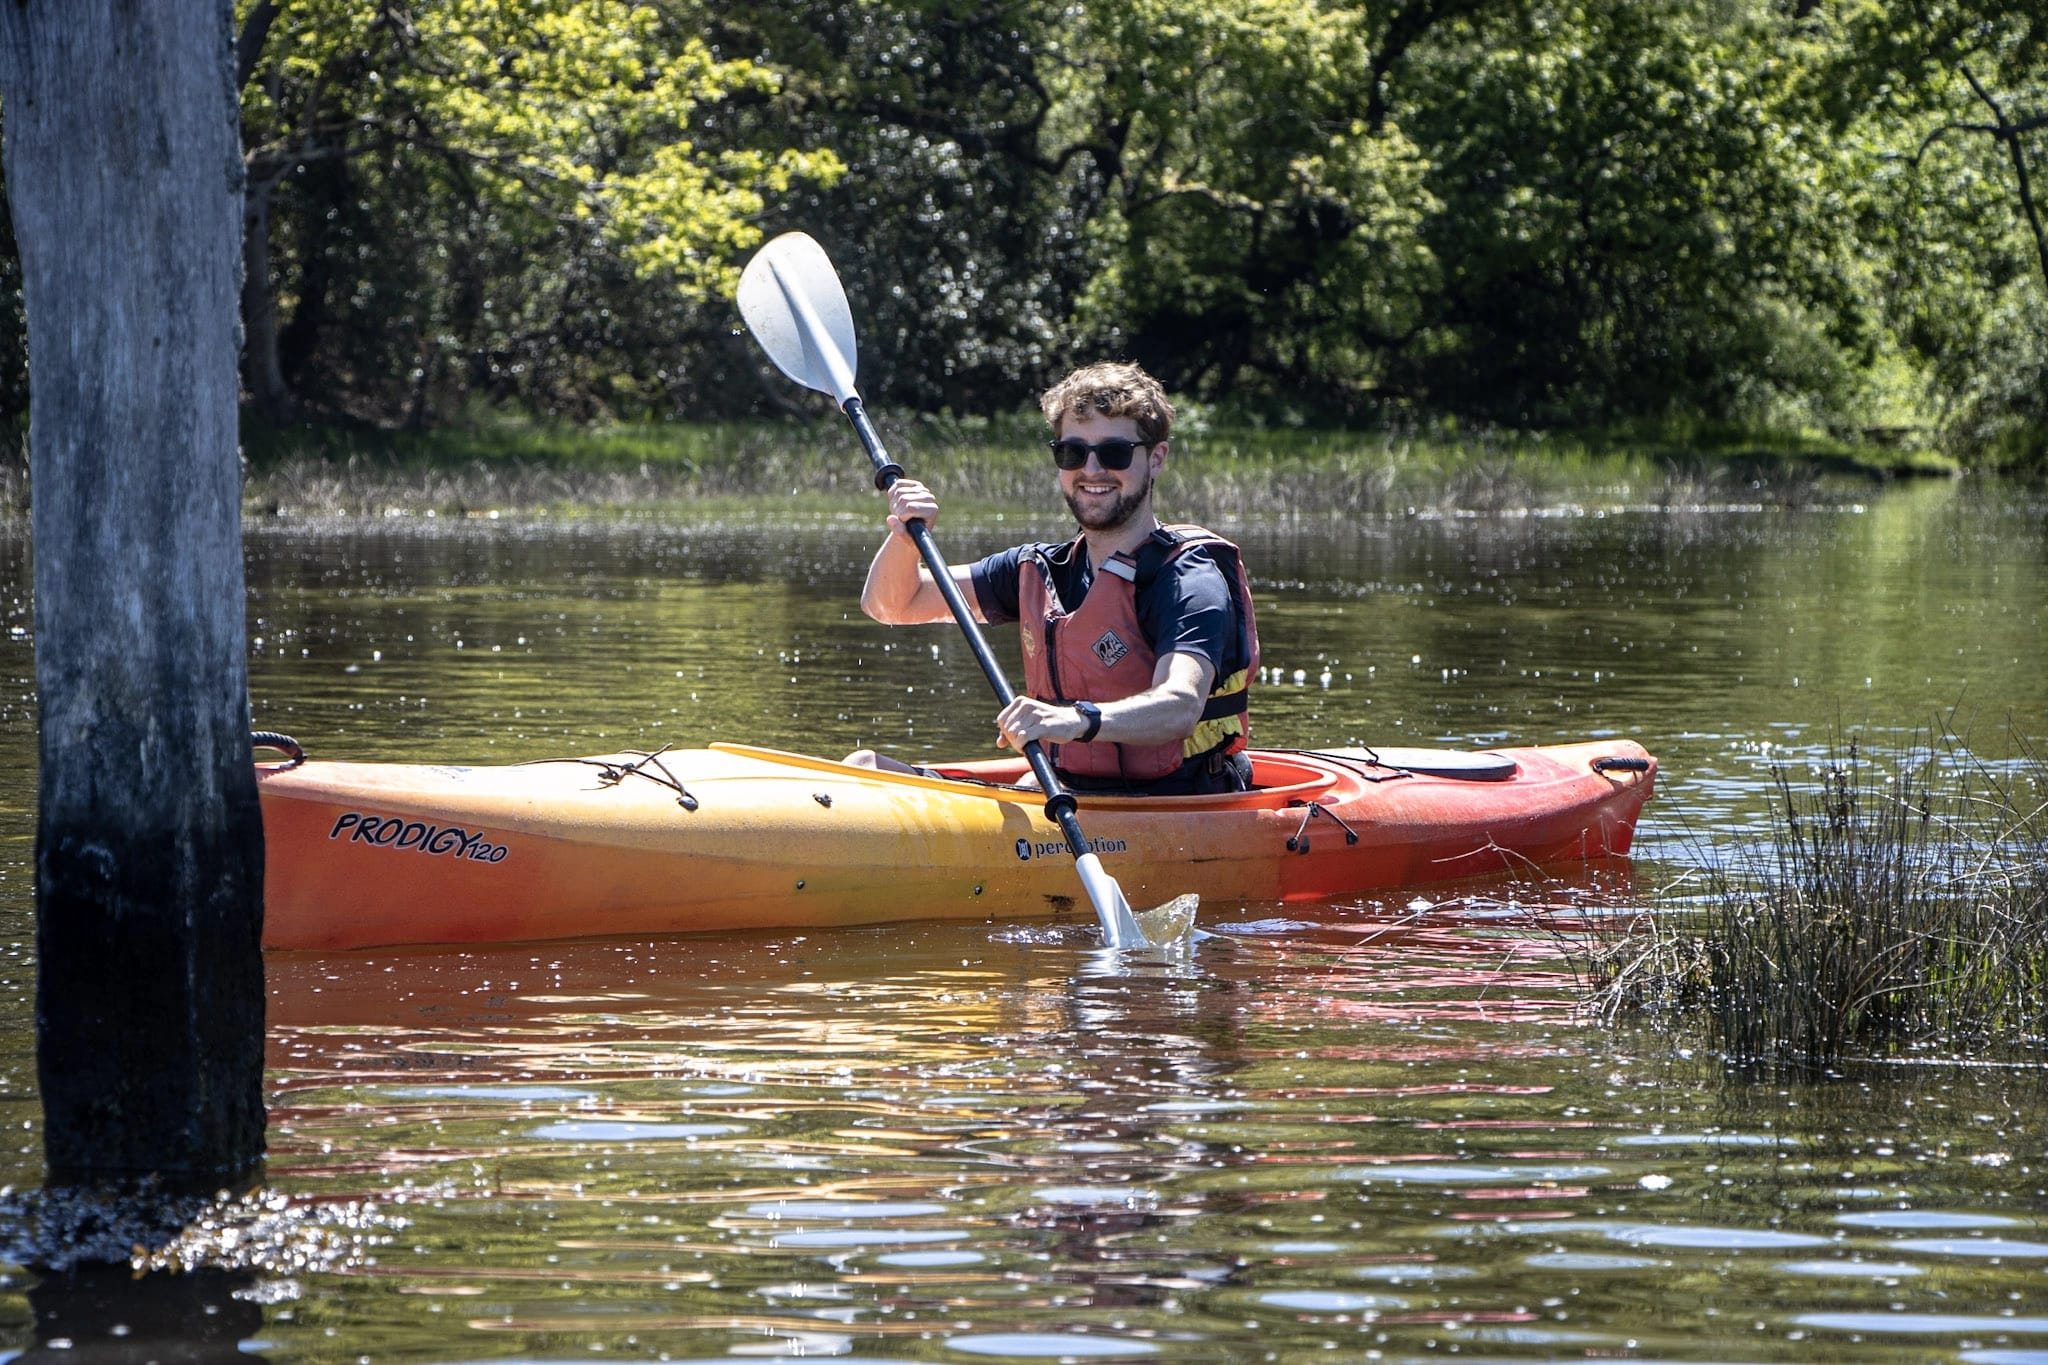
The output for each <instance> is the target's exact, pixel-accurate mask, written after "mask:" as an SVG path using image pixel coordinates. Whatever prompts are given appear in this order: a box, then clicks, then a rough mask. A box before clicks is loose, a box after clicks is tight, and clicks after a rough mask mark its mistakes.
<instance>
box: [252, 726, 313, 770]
mask: <svg viewBox="0 0 2048 1365" xmlns="http://www.w3.org/2000/svg"><path fill="white" fill-rule="evenodd" d="M249 743H250V744H251V745H252V746H253V747H255V748H258V749H275V750H277V751H278V752H279V753H281V754H283V755H284V756H285V759H286V761H285V762H283V763H279V764H276V765H274V766H273V768H272V771H274V772H284V771H286V770H287V769H290V768H296V767H298V766H299V765H300V764H301V763H304V762H305V761H306V748H305V746H304V745H303V744H300V743H299V742H298V741H297V740H295V739H293V738H292V737H291V736H290V735H281V734H279V733H278V732H277V731H275V730H252V731H250V732H249Z"/></svg>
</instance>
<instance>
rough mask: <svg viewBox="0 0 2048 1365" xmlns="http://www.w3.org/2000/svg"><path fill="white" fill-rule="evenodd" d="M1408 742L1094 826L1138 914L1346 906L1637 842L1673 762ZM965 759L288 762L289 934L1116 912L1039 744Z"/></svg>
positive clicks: (269, 777)
mask: <svg viewBox="0 0 2048 1365" xmlns="http://www.w3.org/2000/svg"><path fill="white" fill-rule="evenodd" d="M1400 752H1401V754H1403V755H1410V756H1411V758H1410V759H1409V761H1410V762H1412V763H1419V764H1420V765H1421V766H1424V767H1426V766H1429V765H1428V764H1427V763H1423V762H1421V760H1415V759H1412V755H1413V753H1414V752H1416V751H1400ZM1394 755H1395V751H1385V753H1384V754H1382V755H1380V756H1379V758H1380V759H1381V760H1382V761H1375V755H1374V751H1371V750H1338V751H1330V752H1325V753H1308V752H1295V751H1285V752H1277V751H1260V752H1257V753H1256V754H1255V755H1254V766H1255V773H1256V780H1257V783H1258V789H1256V790H1254V791H1251V792H1246V793H1239V794H1236V795H1232V796H1225V797H1124V798H1112V797H1097V796H1084V797H1082V799H1081V812H1080V813H1081V823H1082V828H1083V829H1084V830H1086V832H1087V834H1088V836H1089V839H1090V841H1091V843H1092V844H1093V846H1094V848H1095V851H1096V852H1097V853H1098V854H1099V855H1100V857H1101V860H1102V863H1103V866H1104V868H1105V869H1106V870H1107V871H1108V872H1109V873H1110V875H1111V876H1113V877H1115V878H1116V879H1117V881H1118V883H1119V884H1120V885H1121V886H1122V887H1123V890H1124V892H1125V894H1126V896H1127V897H1128V898H1129V900H1130V901H1131V903H1132V904H1133V905H1134V906H1139V907H1141V908H1142V907H1143V906H1146V905H1150V904H1156V903H1158V902H1161V901H1164V900H1167V899H1169V898H1171V897H1173V896H1176V895H1180V894H1182V893H1185V892H1189V891H1194V892H1199V893H1200V894H1201V895H1202V897H1203V898H1204V899H1205V901H1209V902H1212V903H1213V902H1214V901H1218V900H1221V901H1240V902H1257V901H1268V902H1270V901H1291V900H1328V899H1330V898H1332V897H1337V896H1343V895H1346V894H1352V893H1358V892H1365V891H1374V890H1384V889H1388V888H1396V887H1405V886H1412V885H1421V884H1425V883H1429V882H1438V881H1444V880H1448V879H1453V878H1459V877H1467V876H1473V875H1478V874H1482V873H1492V872H1498V871H1501V870H1503V869H1506V868H1515V867H1528V866H1541V865H1548V864H1557V863H1562V862H1569V861H1579V860H1584V859H1594V858H1607V857H1619V856H1623V855H1625V854H1626V853H1627V852H1628V849H1629V845H1630V842H1631V840H1632V838H1633V835H1634V829H1635V823H1636V818H1637V816H1638V814H1639V813H1640V811H1641V809H1642V806H1643V802H1644V801H1645V800H1647V799H1648V797H1649V795H1650V793H1651V790H1652V787H1653V785H1654V782H1655V777H1656V763H1655V760H1654V759H1652V758H1650V756H1649V755H1648V754H1647V753H1645V752H1644V751H1643V749H1642V748H1641V747H1640V746H1639V745H1636V744H1633V743H1630V742H1628V741H1625V740H1622V741H1605V742H1600V743H1590V744H1576V745H1560V746H1550V747H1544V748H1525V749H1501V750H1494V751H1492V752H1491V754H1490V755H1488V756H1487V757H1488V758H1489V760H1491V761H1492V762H1493V763H1494V765H1495V767H1496V772H1495V773H1493V774H1489V775H1488V776H1491V777H1493V778H1494V779H1495V780H1479V779H1477V778H1474V777H1472V776H1441V775H1433V774H1431V773H1428V772H1424V771H1418V770H1417V769H1416V767H1415V766H1399V765H1396V764H1395V763H1394V762H1393V756H1394ZM1443 757H1444V758H1445V759H1446V760H1447V761H1448V760H1455V759H1457V758H1458V757H1459V756H1457V755H1444V756H1443ZM1450 766H1453V767H1455V766H1457V765H1456V764H1455V763H1451V764H1450ZM940 770H941V771H942V772H943V773H945V774H946V777H945V778H943V779H942V778H933V777H925V776H918V775H900V774H892V773H885V772H877V771H874V770H871V769H865V768H856V767H850V766H848V765H846V764H843V763H838V762H834V761H831V760H827V759H818V758H809V757H806V756H803V755H799V754H786V753H780V752H777V751H774V750H769V749H760V748H754V747H750V746H746V745H737V744H714V745H712V746H711V747H709V748H706V749H690V750H670V751H665V752H660V753H657V754H655V755H652V756H650V755H647V754H638V753H623V754H612V755H603V756H597V757H590V758H574V759H561V760H544V761H541V762H536V763H524V764H517V765H506V766H491V767H458V766H446V765H426V764H400V763H346V762H324V761H315V762H309V763H304V764H301V765H299V766H296V767H279V766H269V767H263V768H261V769H260V770H259V789H260V791H261V793H262V802H263V817H264V833H265V839H266V844H267V849H268V853H267V858H266V863H267V870H266V874H265V888H266V889H265V925H264V943H265V945H266V946H268V947H272V948H311V949H341V948H362V947H371V946H376V945H384V944H399V943H480V942H510V941H519V940H537V939H560V938H582V937H591V936H599V935H635V936H654V935H668V934H684V933H699V932H705V931H712V930H732V929H775V928H792V927H829V926H837V925H855V924H871V923H877V922H882V921H889V920H908V919H948V918H950V919H989V918H1000V919H1011V918H1018V919H1022V918H1030V917H1049V916H1067V915H1072V916H1077V917H1081V918H1092V911H1091V908H1090V906H1089V904H1088V902H1087V900H1086V899H1085V897H1084V896H1083V894H1082V891H1081V887H1080V883H1079V880H1078V878H1077V877H1076V875H1075V870H1074V860H1073V857H1072V855H1071V853H1070V852H1069V850H1068V849H1067V846H1066V844H1065V842H1064V840H1063V838H1062V836H1061V834H1060V831H1059V827H1058V826H1057V825H1055V824H1053V823H1052V822H1050V821H1048V820H1047V819H1046V818H1045V815H1044V813H1043V809H1042V806H1043V799H1042V798H1041V797H1040V796H1039V794H1038V793H1037V792H1036V791H1033V790H1029V789H1023V788H1019V787H1017V786H1014V785H1009V784H1011V783H1014V782H1015V781H1016V780H1017V779H1018V778H1020V777H1022V776H1023V775H1024V771H1023V767H1022V764H1021V762H1020V761H1014V760H1013V761H1008V762H1004V761H995V762H983V763H964V764H953V765H942V766H941V769H940ZM1502 774H1505V775H1502ZM954 779H960V780H954Z"/></svg>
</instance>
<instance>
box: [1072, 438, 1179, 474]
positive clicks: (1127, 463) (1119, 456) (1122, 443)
mask: <svg viewBox="0 0 2048 1365" xmlns="http://www.w3.org/2000/svg"><path fill="white" fill-rule="evenodd" d="M1046 444H1047V445H1049V446H1051V447H1052V462H1053V463H1054V464H1056V465H1058V466H1059V467H1060V468H1061V469H1066V470H1075V469H1085V468H1086V467H1087V465H1088V457H1089V456H1090V455H1093V456H1094V457H1095V458H1096V460H1097V461H1099V462H1100V463H1101V465H1102V467H1103V468H1104V469H1109V470H1117V469H1129V468H1130V467H1131V457H1132V456H1133V455H1136V454H1137V453H1138V452H1139V451H1141V450H1150V449H1151V448H1152V447H1153V446H1156V445H1158V444H1159V442H1157V441H1126V440H1125V439H1124V438H1123V437H1121V436H1112V437H1110V438H1109V439H1108V440H1107V441H1097V442H1096V443H1095V444H1094V445H1089V444H1088V443H1087V442H1086V441H1083V440H1079V439H1077V438H1075V437H1072V436H1069V437H1067V438H1066V439H1065V440H1060V441H1048V442H1046Z"/></svg>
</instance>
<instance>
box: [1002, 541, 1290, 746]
mask: <svg viewBox="0 0 2048 1365" xmlns="http://www.w3.org/2000/svg"><path fill="white" fill-rule="evenodd" d="M1198 545H1199V546H1206V547H1207V548H1208V550H1209V554H1210V555H1211V557H1213V558H1214V559H1215V560H1216V564H1217V567H1218V568H1220V569H1222V570H1223V578H1224V581H1225V582H1227V583H1228V584H1229V585H1230V595H1231V598H1232V600H1233V601H1234V603H1235V604H1236V607H1237V621H1238V631H1239V639H1238V644H1239V650H1238V653H1239V655H1240V656H1241V657H1242V658H1244V659H1245V661H1246V662H1245V666H1244V667H1243V668H1241V669H1239V670H1237V671H1236V672H1234V673H1232V674H1230V675H1229V676H1228V677H1225V676H1223V675H1222V674H1221V673H1219V674H1218V675H1217V678H1216V681H1215V683H1214V684H1213V685H1212V686H1211V687H1210V689H1209V700H1208V702H1207V704H1206V705H1205V706H1204V707H1203V708H1202V719H1201V722H1200V723H1199V724H1197V725H1196V726H1195V730H1194V733H1193V734H1191V735H1189V736H1188V737H1187V738H1186V739H1185V740H1174V741H1171V742H1169V743H1165V744H1117V743H1114V742H1113V741H1109V740H1102V739H1097V740H1091V741H1089V742H1088V743H1086V744H1054V745H1051V746H1050V748H1051V751H1052V761H1053V763H1054V764H1055V765H1056V766H1057V767H1059V768H1060V769H1061V770H1062V771H1065V772H1069V773H1073V774H1075V775H1077V776H1084V777H1104V778H1123V779H1126V780H1128V781H1131V782H1152V781H1156V780H1158V779H1159V778H1162V777H1165V776H1167V775H1168V774H1169V773H1173V772H1176V771H1178V770H1179V768H1180V766H1181V764H1182V763H1183V762H1185V761H1186V760H1188V759H1190V758H1199V757H1203V756H1205V755H1210V754H1234V753H1236V752H1238V751H1239V750H1241V749H1243V748H1244V747H1245V745H1246V744H1247V743H1248V742H1249V740H1250V738H1251V711H1250V704H1251V675H1252V674H1253V673H1254V672H1255V671H1256V670H1257V669H1258V666H1259V631H1258V626H1257V623H1256V622H1255V621H1254V620H1253V618H1252V595H1251V589H1250V588H1249V586H1247V584H1246V582H1245V575H1244V560H1243V557H1242V556H1241V555H1240V554H1239V553H1238V548H1237V546H1235V545H1233V544H1231V543H1230V542H1229V541H1227V540H1225V539H1223V537H1221V536H1219V535H1217V534H1216V533H1215V532H1213V531H1209V530H1205V529H1204V528H1202V527H1200V526H1185V525H1183V526H1162V527H1160V528H1159V529H1158V530H1156V531H1154V532H1153V533H1152V535H1151V538H1150V539H1148V540H1147V541H1146V542H1145V543H1144V545H1142V546H1140V547H1139V549H1138V553H1137V554H1136V555H1129V554H1115V555H1112V556H1110V558H1109V559H1108V560H1106V561H1105V562H1104V563H1102V564H1100V565H1098V566H1097V567H1096V570H1095V579H1094V581H1093V582H1092V583H1090V584H1089V586H1088V595H1087V596H1086V597H1085V598H1083V599H1082V601H1081V605H1080V606H1079V607H1077V608H1076V609H1075V610H1074V611H1072V612H1067V611H1064V610H1062V609H1061V607H1060V600H1059V591H1058V589H1057V588H1056V587H1055V586H1054V584H1053V579H1052V566H1051V565H1050V564H1048V563H1047V562H1046V560H1045V557H1044V556H1043V555H1032V556H1028V557H1027V558H1028V559H1029V562H1030V564H1032V565H1033V566H1035V567H1036V568H1037V570H1038V572H1036V573H1033V572H1031V571H1030V570H1029V569H1027V568H1024V567H1023V566H1022V565H1020V566H1019V572H1018V575H1017V615H1018V621H1019V624H1020V625H1021V627H1022V629H1023V634H1024V685H1025V689H1026V690H1027V691H1028V692H1030V694H1031V695H1032V696H1034V697H1037V698H1038V699H1039V700H1041V701H1049V702H1059V703H1067V702H1074V701H1093V702H1105V701H1117V700H1119V699H1121V698H1124V697H1134V696H1136V695H1137V694H1138V693H1140V692H1143V691H1145V690H1146V689H1148V688H1149V687H1151V686H1152V672H1153V669H1154V668H1155V667H1157V665H1158V662H1159V656H1158V654H1157V652H1155V651H1154V649H1153V647H1152V642H1151V641H1150V640H1148V639H1146V638H1145V632H1144V630H1143V629H1141V628H1140V626H1139V624H1138V592H1139V590H1140V589H1142V588H1145V587H1149V586H1150V585H1151V583H1152V581H1153V580H1154V579H1155V578H1157V577H1158V576H1159V574H1160V572H1161V571H1162V570H1163V569H1164V568H1165V567H1166V566H1167V565H1168V564H1169V563H1171V562H1172V561H1173V560H1175V559H1177V558H1179V557H1180V556H1181V555H1183V554H1186V553H1187V552H1188V551H1189V550H1191V549H1193V548H1195V547H1196V546H1198ZM1079 550H1080V545H1079V542H1078V540H1077V541H1076V542H1075V543H1073V544H1071V545H1069V546H1068V552H1069V553H1078V552H1079ZM1226 657H1227V656H1226Z"/></svg>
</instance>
